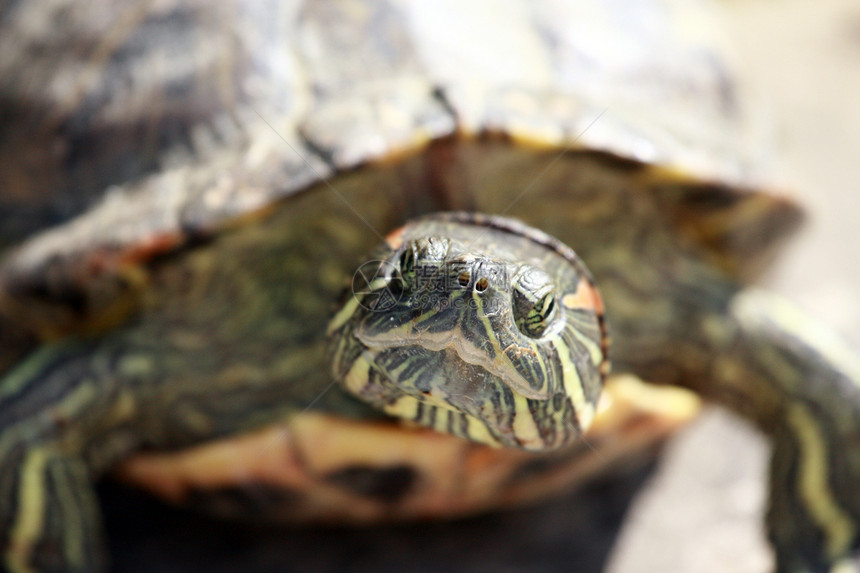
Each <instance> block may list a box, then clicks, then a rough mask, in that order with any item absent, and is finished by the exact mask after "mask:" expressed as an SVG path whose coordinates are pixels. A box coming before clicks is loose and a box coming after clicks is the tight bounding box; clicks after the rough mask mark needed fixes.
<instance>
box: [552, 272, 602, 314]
mask: <svg viewBox="0 0 860 573" xmlns="http://www.w3.org/2000/svg"><path fill="white" fill-rule="evenodd" d="M561 304H563V305H564V307H565V308H567V309H570V310H575V309H583V310H593V311H594V312H595V313H596V314H598V315H602V314H603V298H602V297H601V296H600V293H599V292H597V289H596V288H595V287H594V285H593V284H591V281H589V280H588V279H586V278H582V279H580V280H579V284H578V285H576V292H575V293H570V294H566V295H564V296H563V297H561Z"/></svg>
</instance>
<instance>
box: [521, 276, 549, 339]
mask: <svg viewBox="0 0 860 573" xmlns="http://www.w3.org/2000/svg"><path fill="white" fill-rule="evenodd" d="M512 287H513V301H512V303H513V313H514V323H515V324H516V325H517V328H518V329H519V330H520V332H522V333H523V334H525V335H526V336H530V337H532V338H540V337H541V336H543V335H544V333H545V332H546V330H547V328H549V326H550V324H552V321H553V320H554V319H555V317H556V315H557V314H558V304H557V301H556V294H555V289H554V288H553V285H552V281H551V279H550V278H549V277H548V276H547V275H546V274H545V273H543V272H542V271H538V270H536V269H523V270H521V271H520V272H518V273H517V274H516V275H515V277H514V280H513V281H512Z"/></svg>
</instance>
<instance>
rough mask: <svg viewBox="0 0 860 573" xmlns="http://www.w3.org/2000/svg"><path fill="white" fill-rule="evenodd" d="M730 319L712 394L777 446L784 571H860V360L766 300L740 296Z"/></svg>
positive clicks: (772, 526)
mask: <svg viewBox="0 0 860 573" xmlns="http://www.w3.org/2000/svg"><path fill="white" fill-rule="evenodd" d="M728 317H729V321H728V328H727V329H725V330H722V331H720V329H717V330H716V332H718V333H719V334H717V335H716V336H715V338H716V339H717V343H718V344H720V345H721V346H722V348H721V352H719V353H718V354H717V359H716V360H715V361H714V362H713V363H712V364H711V365H710V373H709V376H706V378H707V379H708V383H709V384H710V387H709V388H708V389H703V390H705V391H708V390H710V392H709V393H711V394H712V395H713V396H715V397H716V398H717V399H719V400H720V401H722V402H724V403H727V404H728V405H729V406H731V407H733V409H735V410H738V411H740V412H741V413H742V414H745V415H746V416H747V417H749V418H751V419H753V420H754V421H756V422H757V423H758V425H759V426H760V427H762V428H763V429H764V430H765V431H766V432H767V433H768V434H770V435H771V436H772V439H773V443H774V451H773V459H772V463H771V472H770V485H771V494H770V495H771V497H770V507H769V512H768V517H767V520H768V528H769V534H770V539H771V541H772V543H773V545H774V548H775V550H776V557H777V571H778V572H779V573H799V572H809V573H811V572H832V573H837V572H839V573H843V572H845V573H847V572H856V571H860V559H858V549H860V357H858V355H857V354H856V353H855V352H854V351H853V350H852V349H851V348H849V346H848V345H847V344H846V343H845V342H844V341H843V340H841V339H840V338H839V337H838V336H836V335H835V334H833V333H831V332H830V331H829V330H828V329H827V328H826V327H824V326H823V325H820V324H818V323H817V322H816V321H815V320H813V319H812V318H810V317H807V316H805V315H804V313H802V312H801V311H799V310H798V309H796V308H794V307H793V306H791V305H790V304H788V303H787V302H785V301H783V300H781V299H779V298H778V297H776V296H774V295H770V294H767V293H764V292H761V291H755V290H750V291H744V292H741V293H739V294H737V295H735V296H734V297H733V299H732V300H731V303H730V304H729V307H728Z"/></svg>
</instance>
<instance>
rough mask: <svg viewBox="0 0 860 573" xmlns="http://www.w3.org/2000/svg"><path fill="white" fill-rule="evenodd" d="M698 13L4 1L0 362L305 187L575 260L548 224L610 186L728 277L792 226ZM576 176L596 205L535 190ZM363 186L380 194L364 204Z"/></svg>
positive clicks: (605, 197) (379, 226)
mask: <svg viewBox="0 0 860 573" xmlns="http://www.w3.org/2000/svg"><path fill="white" fill-rule="evenodd" d="M484 10H489V11H490V12H492V14H493V18H491V19H488V18H483V17H482V14H484V13H485V12H484ZM712 17H713V14H712V13H711V12H710V11H709V10H708V9H707V6H699V5H696V6H694V7H693V6H690V5H689V3H686V2H661V3H656V2H655V3H647V4H645V5H641V6H639V5H637V7H635V9H633V8H631V9H630V10H629V11H617V12H613V11H609V10H605V9H603V8H601V6H599V3H597V2H579V3H576V4H568V3H562V2H549V1H548V2H542V3H536V4H529V3H509V4H506V5H504V6H495V5H494V6H493V7H492V8H490V7H489V6H481V5H479V4H474V5H470V6H469V7H463V6H461V5H459V4H457V3H441V4H438V3H437V4H434V6H433V7H432V8H431V7H428V6H425V5H424V4H423V3H421V2H407V3H400V2H397V3H394V2H391V3H389V2H361V1H350V2H339V3H331V4H329V3H322V4H316V3H307V4H302V3H299V4H289V5H276V4H272V5H269V4H268V3H260V4H257V3H247V2H224V3H219V4H218V5H217V6H213V5H211V4H210V3H206V2H195V1H185V2H173V3H167V4H163V5H162V4H158V5H156V6H152V7H148V8H147V7H143V6H142V5H140V4H138V3H135V2H113V3H96V4H87V5H77V4H74V3H62V2H61V3H55V2H42V1H33V2H24V3H18V4H15V5H14V6H13V7H9V8H7V9H6V10H5V11H4V14H3V15H2V21H0V30H2V33H0V38H2V39H0V42H2V48H3V49H2V53H3V54H5V55H4V57H3V58H2V61H0V70H2V75H3V77H4V78H5V80H4V83H3V86H2V94H0V116H2V118H3V120H4V121H3V125H4V128H3V130H2V135H0V138H2V139H0V146H2V148H3V150H4V154H5V155H6V156H15V157H17V158H18V160H17V161H12V162H4V163H3V167H2V168H0V185H2V188H3V189H4V190H5V191H4V194H3V198H2V201H3V203H4V205H3V208H2V209H0V213H4V214H6V218H4V219H3V221H2V223H0V230H2V236H3V238H2V242H3V243H5V244H6V245H10V244H14V243H16V242H19V241H20V240H21V239H22V238H24V237H26V236H28V235H33V234H36V236H35V237H32V238H31V239H30V240H28V241H27V242H26V243H25V244H24V245H22V246H19V247H17V248H15V249H10V252H8V253H7V256H6V257H5V259H4V261H3V264H2V267H0V286H2V304H0V309H2V314H3V316H4V317H5V320H6V321H9V320H12V321H14V322H15V323H17V324H24V325H26V326H27V331H28V332H29V333H30V334H26V335H25V334H22V333H21V331H20V328H18V329H12V328H6V329H3V330H4V331H6V332H7V334H6V335H5V338H8V339H13V338H14V339H15V341H14V342H10V343H8V344H6V345H5V346H6V348H8V349H10V350H8V351H7V352H6V354H8V355H9V356H7V357H6V358H5V359H4V363H5V364H8V363H10V362H11V361H12V358H11V356H14V355H18V354H20V353H21V350H20V348H24V347H27V346H29V345H32V343H33V339H34V337H35V338H39V339H46V338H47V339H50V338H54V337H56V336H59V335H63V334H66V333H69V332H73V331H76V330H79V329H90V330H92V329H95V330H103V329H105V328H107V327H108V326H110V325H113V324H116V323H117V322H119V321H121V319H122V317H123V316H125V315H126V314H127V312H128V310H130V309H132V308H134V307H135V302H134V300H135V298H136V297H138V296H139V293H137V294H135V292H136V291H139V290H140V289H141V288H143V287H142V282H141V279H140V273H138V272H136V271H135V270H134V268H136V267H137V266H139V265H140V264H141V263H143V262H145V261H147V260H149V259H151V258H152V257H153V256H155V255H158V254H163V253H167V252H171V251H176V250H177V249H180V248H181V247H183V246H185V245H188V244H189V243H190V242H193V241H194V240H196V239H199V238H201V237H206V236H210V235H211V234H212V233H215V232H217V231H219V230H221V229H223V228H225V227H226V226H229V225H231V224H233V223H235V222H236V221H238V220H240V219H242V218H243V217H246V216H248V215H249V214H252V213H255V212H259V211H260V210H261V209H266V208H267V207H271V206H273V205H274V204H275V203H278V202H284V203H285V204H286V206H285V208H286V209H294V210H304V209H306V207H305V204H306V203H307V201H297V199H298V197H299V196H300V195H308V194H309V195H312V196H313V198H311V199H309V202H311V203H318V202H320V200H321V199H319V198H320V197H323V196H326V195H336V196H339V199H340V200H341V201H343V202H344V203H345V204H347V205H348V206H349V207H350V210H352V211H354V212H353V213H352V215H351V216H352V217H354V218H355V219H356V220H359V221H361V224H360V225H359V226H358V228H353V230H352V231H351V232H353V233H361V234H363V235H365V236H368V237H371V238H372V239H374V240H375V239H377V238H378V236H379V235H381V234H384V233H385V232H387V231H388V230H390V228H392V227H393V226H395V225H396V224H398V223H400V222H402V221H403V220H405V219H406V218H407V217H408V216H411V215H415V214H418V213H422V212H427V211H435V210H449V209H470V210H477V211H482V212H490V213H492V212H499V213H505V214H508V215H512V216H516V217H518V218H521V219H523V220H525V221H526V222H528V223H531V224H533V225H536V226H538V227H540V228H542V229H544V230H546V231H548V232H550V233H555V234H557V235H558V236H559V237H560V238H561V239H562V240H564V241H566V242H568V243H569V244H572V245H573V246H574V248H576V249H577V250H578V251H583V250H584V251H587V250H588V247H587V243H588V242H589V241H591V240H592V238H593V237H594V236H595V235H594V233H593V232H592V230H588V231H587V233H586V235H587V236H585V237H577V236H571V234H570V233H568V232H565V228H564V227H566V226H567V223H566V222H563V221H559V222H557V223H556V224H554V222H553V221H552V217H551V216H548V215H551V213H552V212H553V210H555V209H558V208H564V209H568V210H569V209H575V208H577V206H578V205H580V204H588V205H591V207H592V208H595V209H599V208H605V209H611V208H612V207H611V205H612V203H613V198H612V197H613V194H612V193H608V192H606V191H605V188H606V187H607V186H608V185H613V184H619V183H620V184H623V185H624V186H626V187H628V188H629V189H630V190H631V192H633V193H636V194H638V195H640V196H641V198H640V199H637V200H639V201H641V202H642V203H643V205H645V207H643V209H646V210H650V211H654V212H660V213H662V217H661V220H660V221H653V222H647V223H645V224H644V226H645V227H647V226H649V225H656V224H661V225H664V226H666V227H667V228H668V229H670V232H672V233H674V234H675V235H676V236H677V239H678V240H679V241H686V242H689V243H691V244H694V245H695V247H696V248H697V249H698V250H699V251H700V254H701V257H702V258H703V259H705V260H707V261H708V263H709V264H713V265H716V266H720V267H721V268H723V269H725V270H727V271H728V272H729V273H731V274H733V275H735V276H738V277H742V278H744V279H746V278H748V277H750V276H752V275H754V274H755V273H756V272H757V271H758V270H759V269H760V268H761V267H762V263H763V262H764V261H765V260H766V259H767V258H769V257H770V256H771V254H772V252H773V249H774V246H775V245H777V244H778V243H779V242H780V240H781V239H782V238H783V237H784V236H785V235H786V234H787V233H788V232H789V231H790V230H792V229H793V228H794V227H795V226H796V223H797V222H798V221H799V219H800V214H799V210H798V209H797V207H796V206H795V205H793V204H792V203H790V202H789V201H787V200H784V199H781V198H777V197H773V196H771V195H766V194H762V193H760V192H753V191H750V189H752V188H753V187H754V186H755V184H757V183H759V182H760V177H759V176H760V173H757V172H756V171H755V166H756V165H759V164H760V163H761V162H760V158H761V153H760V152H759V149H760V145H759V143H760V139H761V138H760V137H758V135H759V133H760V129H759V128H758V127H757V126H756V125H754V123H753V122H752V121H750V119H751V117H752V115H751V114H750V113H749V111H748V110H747V108H746V106H745V103H746V100H745V98H744V96H743V93H742V91H741V89H740V88H739V86H737V85H736V83H735V82H734V79H733V75H732V73H731V69H730V64H729V59H728V58H727V56H726V54H725V53H724V50H721V49H720V42H719V41H718V39H717V38H715V37H714V33H713V29H714V28H715V27H714V26H712V25H711V23H710V22H711V18H712ZM53 21H62V22H65V25H64V26H62V27H61V28H60V29H56V28H54V27H51V26H49V24H48V23H49V22H53ZM467 35H468V37H469V41H463V40H462V39H463V38H464V37H465V36H467ZM606 38H615V39H616V40H617V41H611V42H609V41H607V40H606ZM583 158H588V159H587V160H585V163H583ZM577 162H579V164H578V166H577V165H575V164H577ZM592 164H599V165H600V166H599V167H598V168H592V167H590V165H592ZM601 172H603V173H606V174H607V177H609V178H610V179H611V178H612V177H615V179H616V180H615V181H609V180H606V177H603V176H602V175H599V174H600V173H601ZM578 174H583V175H582V176H580V177H579V179H580V180H581V181H580V182H579V183H577V182H576V181H570V183H569V186H572V187H573V186H577V185H578V186H579V188H581V189H590V190H591V191H593V192H594V193H596V194H597V195H596V197H592V196H588V197H586V195H587V193H586V192H585V191H583V192H582V193H580V194H579V195H576V194H574V193H566V194H561V193H559V192H555V193H553V188H557V187H558V185H559V184H560V181H562V180H564V179H566V178H567V179H569V178H570V177H575V176H577V175H578ZM601 177H603V179H604V180H601ZM321 181H325V182H326V183H324V184H319V182H321ZM362 185H375V186H377V190H376V195H377V197H379V198H382V197H385V199H380V200H378V201H376V202H375V203H369V204H362V203H361V199H359V197H358V196H356V195H354V194H353V193H352V191H351V186H354V187H360V186H362ZM631 216H632V217H637V216H638V215H637V214H635V213H633V214H632V215H631ZM64 220H68V222H65V223H63V221H64ZM643 220H644V219H643ZM57 223H61V224H59V225H57ZM45 227H52V228H50V229H49V230H47V231H42V232H38V231H39V229H42V228H45ZM353 227H354V226H353ZM362 227H363V228H362ZM557 227H558V228H557ZM303 232H305V233H306V234H307V235H308V240H311V236H310V234H311V233H312V232H313V230H312V229H310V228H309V229H307V230H303ZM589 233H590V235H589ZM586 254H587V253H586ZM24 309H26V311H25V310H24ZM10 317H12V318H10ZM13 330H14V331H15V333H14V334H13V333H12V331H13ZM16 348H17V349H19V350H14V349H16Z"/></svg>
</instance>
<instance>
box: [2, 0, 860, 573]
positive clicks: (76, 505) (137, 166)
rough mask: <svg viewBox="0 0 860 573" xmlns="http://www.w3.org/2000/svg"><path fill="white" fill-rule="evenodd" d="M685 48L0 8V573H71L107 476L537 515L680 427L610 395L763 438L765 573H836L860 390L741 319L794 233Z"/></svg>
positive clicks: (548, 30) (518, 18)
mask: <svg viewBox="0 0 860 573" xmlns="http://www.w3.org/2000/svg"><path fill="white" fill-rule="evenodd" d="M711 28H712V26H711V21H710V19H709V17H708V13H707V11H706V10H705V7H702V6H695V7H693V6H692V3H689V2H685V3H683V5H682V3H681V2H674V3H673V2H656V1H655V2H646V3H641V2H637V3H630V5H624V6H617V7H615V10H609V8H608V7H607V6H606V5H604V4H597V3H594V4H593V5H592V3H590V2H584V1H583V2H576V3H561V2H551V1H546V2H541V3H527V2H520V3H516V2H510V3H505V4H500V3H493V4H489V3H488V4H487V5H484V4H478V3H453V2H451V3H427V2H417V1H416V2H411V3H410V2H391V3H387V2H371V1H367V2H359V1H343V2H319V3H317V2H314V3H300V2H296V3H288V4H287V3H285V4H279V3H275V2H266V1H260V2H250V1H249V2H240V1H238V0H237V1H232V2H219V3H217V4H216V3H208V2H203V1H200V2H195V1H191V0H189V1H180V0H177V1H173V2H155V3H136V2H90V3H86V4H84V3H72V2H62V1H48V0H26V1H23V2H17V3H12V4H10V5H8V6H5V7H4V8H2V9H0V48H2V49H0V71H2V75H0V77H2V78H3V80H2V83H0V90H2V91H0V94H2V97H0V110H2V111H0V117H2V118H3V123H2V125H3V128H2V132H0V133H2V135H0V142H2V143H0V145H2V149H3V155H4V157H5V158H6V159H7V161H4V162H3V163H2V166H0V181H2V189H3V191H2V193H3V196H2V199H3V201H4V208H3V210H2V215H3V219H2V221H3V224H2V232H3V239H2V240H3V242H4V244H6V245H7V246H8V250H7V252H6V255H5V258H4V259H3V262H2V266H0V289H2V291H0V326H2V330H0V340H2V341H3V346H2V351H0V360H2V362H3V364H4V365H5V367H6V368H7V370H6V373H5V374H4V376H3V378H2V379H0V467H1V468H2V470H0V500H2V502H0V539H2V547H3V551H4V553H3V559H4V566H5V567H6V568H7V569H9V570H11V571H97V570H100V569H103V568H104V567H105V559H106V556H105V554H104V551H103V548H102V546H101V544H102V537H103V532H102V530H101V526H100V517H99V512H98V509H97V507H96V502H95V499H94V495H93V492H92V488H91V484H92V482H93V481H94V480H95V479H96V477H97V476H99V475H101V474H102V473H104V472H106V471H107V470H110V469H114V471H115V472H116V473H117V474H119V475H122V476H124V477H126V478H127V479H129V480H131V481H133V482H136V483H139V484H141V485H143V486H144V487H148V488H149V489H150V490H152V491H154V492H156V493H158V494H160V495H162V496H164V497H166V498H168V499H172V500H174V501H176V502H179V503H182V502H185V501H188V500H189V499H190V498H192V497H193V498H194V499H195V500H196V502H200V501H201V500H205V499H206V498H207V495H209V494H211V497H210V501H211V502H212V505H213V506H214V509H216V510H220V511H222V512H224V513H241V511H242V510H247V509H248V508H247V507H243V506H242V505H241V504H238V505H237V504H230V503H226V504H225V503H223V501H224V499H223V497H219V495H218V492H223V491H225V490H227V489H229V490H231V491H241V490H242V489H248V490H252V489H253V490H255V491H264V492H267V497H266V500H267V503H266V504H264V505H260V504H258V505H256V506H254V507H253V511H255V512H257V513H256V514H255V517H258V518H261V519H262V518H266V519H272V518H280V519H292V520H303V519H308V520H311V519H316V520H321V519H325V520H334V519H340V520H348V521H354V522H357V521H360V522H369V521H374V520H385V519H401V518H416V517H420V518H426V517H434V516H445V515H457V514H464V513H469V512H475V511H478V510H484V509H488V508H492V507H497V506H501V505H505V504H510V503H516V502H521V501H524V500H527V499H532V498H536V497H539V496H541V495H545V494H547V493H549V492H551V491H555V490H558V489H560V488H563V487H566V486H567V485H568V484H570V483H572V482H575V481H577V480H580V481H581V480H582V479H584V478H586V477H588V476H590V475H593V474H594V473H596V472H597V471H600V470H605V469H606V468H607V466H608V467H612V465H613V463H615V462H618V461H619V460H621V459H624V458H626V457H629V456H631V455H633V454H634V453H635V452H642V451H645V450H647V449H649V448H651V447H653V445H654V444H655V441H656V440H659V438H660V437H661V436H662V435H664V434H665V433H666V432H667V431H669V429H671V427H674V426H675V425H677V424H678V423H680V421H681V420H683V419H685V418H686V417H688V416H689V414H690V411H691V410H692V409H693V407H692V406H691V405H690V399H689V398H688V397H686V396H685V395H683V394H680V393H678V392H675V391H672V390H659V389H650V387H648V386H645V385H643V384H642V383H640V382H638V381H637V379H636V378H634V376H635V377H638V378H641V379H644V380H647V381H651V382H657V383H663V384H671V385H677V386H682V387H686V388H689V389H692V390H694V391H696V392H698V393H700V394H701V395H703V396H705V397H707V398H711V399H714V400H716V401H718V402H721V403H723V404H725V405H727V406H729V407H731V408H732V409H734V410H736V411H737V412H739V413H741V414H742V415H744V416H746V417H747V418H748V419H750V420H751V421H753V422H754V423H755V424H757V425H758V426H759V427H760V428H761V429H762V430H764V431H765V432H766V433H767V434H768V435H769V436H771V438H772V440H773V443H774V447H775V448H774V457H773V463H772V470H771V501H770V508H769V513H768V527H769V532H770V538H771V540H772V542H773V545H774V547H775V549H776V554H777V559H778V563H779V565H778V566H779V570H780V571H785V572H801V571H834V572H835V571H849V570H854V569H852V567H854V566H855V565H854V561H852V559H856V556H854V555H853V554H855V553H856V551H857V549H858V545H860V523H858V521H859V520H860V496H858V495H857V486H858V483H860V481H858V480H860V447H858V444H860V387H858V383H860V360H858V357H857V356H856V355H855V354H854V353H853V352H852V351H851V350H850V349H848V348H847V347H846V346H845V345H844V343H843V342H841V341H840V340H838V338H836V337H834V336H832V335H830V334H829V333H828V332H827V330H826V329H824V328H823V327H821V326H820V325H818V324H816V323H815V322H814V321H813V320H811V319H810V318H808V317H805V316H803V315H802V314H801V313H800V312H798V311H796V310H794V309H793V308H792V307H790V306H789V305H788V304H787V303H785V302H783V301H780V300H777V299H775V298H774V297H772V296H771V295H769V294H767V293H765V292H761V291H758V290H749V289H747V288H745V286H744V285H746V284H748V283H749V282H750V281H751V280H752V279H753V278H754V277H755V275H756V273H757V272H758V271H759V270H760V269H761V267H762V266H763V265H764V263H766V262H767V261H768V260H769V259H770V257H771V256H772V255H773V254H774V252H775V249H776V248H777V247H778V245H779V244H780V243H781V241H782V239H783V238H784V237H785V236H786V235H787V234H788V233H789V232H790V231H791V230H793V229H794V228H795V227H796V226H797V223H798V222H799V220H800V211H799V209H798V208H797V207H796V206H795V205H794V204H793V203H791V202H790V201H789V200H787V199H784V198H780V197H776V196H772V195H768V194H765V193H762V192H760V191H756V190H755V189H757V187H756V186H755V184H756V182H757V180H756V178H755V172H754V171H753V168H754V166H755V161H754V159H755V157H754V150H755V143H754V140H755V133H754V132H755V130H754V129H753V128H752V127H751V123H750V122H749V121H748V120H749V117H748V115H747V110H746V107H745V103H744V102H745V100H744V98H743V94H742V93H740V91H739V90H738V88H737V86H736V85H735V84H734V82H733V79H732V76H731V74H730V71H729V69H728V67H727V66H726V64H725V61H724V60H723V59H722V56H721V55H720V53H719V51H718V50H717V44H716V41H715V39H714V38H711V37H709V35H708V33H709V32H710V31H711ZM10 158H13V160H11V161H9V159H10ZM511 217H514V218H515V219H516V220H514V219H512V218H511ZM520 221H522V222H520ZM46 227H50V228H47V229H45V228H46ZM28 235H32V236H29V237H27V238H26V240H25V239H24V237H25V236H28ZM17 243H21V244H17ZM571 249H573V250H571ZM574 250H575V253H576V254H574ZM586 265H587V268H586ZM595 285H596V286H595ZM345 287H346V291H344V288H345ZM598 288H599V290H597V289H598ZM344 292H345V294H343V293H344ZM607 330H608V333H609V335H608V336H607ZM610 342H611V345H610V350H609V352H608V356H607V344H608V343H610ZM608 358H611V363H612V375H611V376H610V377H609V379H608V380H607V381H606V390H605V391H604V393H603V395H604V397H603V398H602V399H601V401H600V402H598V396H599V394H600V389H601V386H602V385H603V382H604V380H603V378H605V377H606V374H607V368H608V366H607V365H608V362H607V360H608ZM337 382H340V384H337ZM356 397H358V398H359V399H356ZM592 422H593V423H592ZM589 425H591V429H590V430H588V429H587V428H588V427H589ZM428 428H429V429H428ZM586 431H587V432H588V434H587V438H588V441H587V442H585V441H583V440H582V439H581V436H582V434H583V433H584V432H586ZM586 443H587V444H589V445H588V446H587V447H586V446H585V445H583V444H586ZM481 444H485V445H481ZM487 444H488V445H487ZM499 446H501V447H499ZM591 448H594V449H597V450H598V451H599V452H600V455H599V456H596V455H592V449H591ZM277 492H280V493H281V494H282V495H277Z"/></svg>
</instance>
